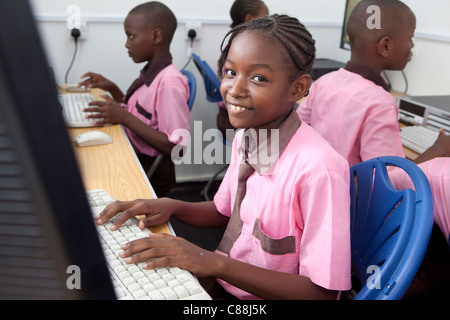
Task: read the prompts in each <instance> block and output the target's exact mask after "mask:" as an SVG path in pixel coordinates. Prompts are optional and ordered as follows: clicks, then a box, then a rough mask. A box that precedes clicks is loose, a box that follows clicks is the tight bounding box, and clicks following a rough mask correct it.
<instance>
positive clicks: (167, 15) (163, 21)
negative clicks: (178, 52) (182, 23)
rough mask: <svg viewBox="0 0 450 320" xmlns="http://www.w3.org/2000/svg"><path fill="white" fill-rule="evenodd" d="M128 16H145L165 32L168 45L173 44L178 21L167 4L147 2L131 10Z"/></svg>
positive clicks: (154, 25)
mask: <svg viewBox="0 0 450 320" xmlns="http://www.w3.org/2000/svg"><path fill="white" fill-rule="evenodd" d="M128 14H129V15H130V14H143V15H145V16H146V17H148V20H149V23H151V25H152V26H153V27H155V28H160V29H161V30H162V31H163V34H164V38H165V39H166V40H167V41H168V43H170V42H172V38H173V35H174V34H175V30H176V29H177V26H178V21H177V18H176V17H175V14H174V13H173V12H172V10H170V9H169V7H167V6H166V5H165V4H163V3H161V2H158V1H150V2H145V3H142V4H140V5H138V6H136V7H134V8H133V9H131V11H130V12H129V13H128Z"/></svg>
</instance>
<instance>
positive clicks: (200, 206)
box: [96, 198, 229, 230]
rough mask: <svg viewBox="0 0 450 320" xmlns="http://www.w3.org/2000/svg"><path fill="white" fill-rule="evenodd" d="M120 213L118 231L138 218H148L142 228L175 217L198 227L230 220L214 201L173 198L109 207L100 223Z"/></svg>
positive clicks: (114, 204) (125, 202) (135, 201)
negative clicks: (217, 207)
mask: <svg viewBox="0 0 450 320" xmlns="http://www.w3.org/2000/svg"><path fill="white" fill-rule="evenodd" d="M119 212H121V213H122V214H121V215H120V216H119V217H118V218H117V219H116V221H115V226H114V228H113V229H114V230H115V229H117V228H119V227H120V226H121V225H122V224H123V223H124V222H125V221H127V220H128V219H130V218H132V217H135V216H145V218H143V219H142V220H141V222H140V224H139V227H140V228H144V227H150V226H156V225H160V224H162V223H164V222H167V221H168V220H169V219H170V217H171V216H173V217H174V218H175V219H177V220H179V221H181V222H184V223H186V224H188V225H192V226H196V227H222V226H225V225H226V224H227V223H228V220H229V218H228V217H225V216H223V215H221V214H220V213H219V212H217V209H216V207H215V205H214V202H212V201H205V202H192V203H191V202H185V201H179V200H175V199H170V198H159V199H147V200H141V199H138V200H133V201H115V202H113V203H111V204H110V205H108V206H107V207H106V208H105V210H103V212H101V213H100V214H99V215H98V217H97V218H96V220H97V223H98V224H103V223H105V222H106V221H108V220H109V219H111V218H112V217H115V216H116V215H117V214H118V213H119Z"/></svg>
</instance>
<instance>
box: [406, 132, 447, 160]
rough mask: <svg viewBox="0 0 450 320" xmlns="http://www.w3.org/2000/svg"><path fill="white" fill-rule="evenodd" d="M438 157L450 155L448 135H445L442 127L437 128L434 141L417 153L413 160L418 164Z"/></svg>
mask: <svg viewBox="0 0 450 320" xmlns="http://www.w3.org/2000/svg"><path fill="white" fill-rule="evenodd" d="M438 157H450V136H447V135H446V134H445V131H444V130H443V129H440V130H439V136H438V138H437V140H436V142H435V143H434V144H433V145H432V146H431V147H430V148H428V149H427V150H425V152H424V153H422V154H421V155H419V156H418V157H417V158H416V159H415V160H414V162H415V163H416V164H419V163H422V162H425V161H428V160H431V159H434V158H438Z"/></svg>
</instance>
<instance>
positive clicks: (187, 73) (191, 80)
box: [181, 69, 197, 111]
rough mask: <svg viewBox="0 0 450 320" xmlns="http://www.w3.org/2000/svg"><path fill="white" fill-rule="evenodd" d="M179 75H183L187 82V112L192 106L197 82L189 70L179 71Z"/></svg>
mask: <svg viewBox="0 0 450 320" xmlns="http://www.w3.org/2000/svg"><path fill="white" fill-rule="evenodd" d="M181 73H182V74H184V75H185V76H186V78H187V82H188V85H189V99H188V101H187V104H188V107H189V111H191V110H192V107H193V106H194V100H195V95H196V94H197V80H196V79H195V77H194V74H193V73H192V72H190V71H189V70H185V69H183V70H181Z"/></svg>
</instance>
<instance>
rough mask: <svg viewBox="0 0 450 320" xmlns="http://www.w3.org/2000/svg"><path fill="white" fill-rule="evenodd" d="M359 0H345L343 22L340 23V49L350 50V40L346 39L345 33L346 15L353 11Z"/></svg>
mask: <svg viewBox="0 0 450 320" xmlns="http://www.w3.org/2000/svg"><path fill="white" fill-rule="evenodd" d="M359 2H361V0H346V3H345V11H344V22H343V24H342V34H341V45H340V47H341V49H345V50H350V41H349V39H348V34H347V23H348V17H349V16H350V13H351V12H352V11H353V9H354V8H355V6H356V5H357V4H358V3H359Z"/></svg>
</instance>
